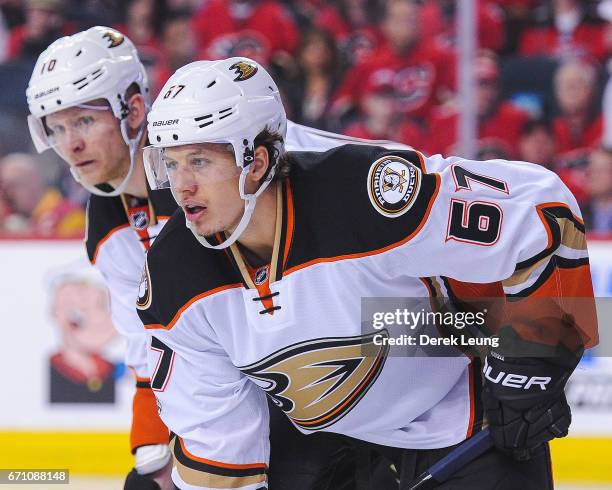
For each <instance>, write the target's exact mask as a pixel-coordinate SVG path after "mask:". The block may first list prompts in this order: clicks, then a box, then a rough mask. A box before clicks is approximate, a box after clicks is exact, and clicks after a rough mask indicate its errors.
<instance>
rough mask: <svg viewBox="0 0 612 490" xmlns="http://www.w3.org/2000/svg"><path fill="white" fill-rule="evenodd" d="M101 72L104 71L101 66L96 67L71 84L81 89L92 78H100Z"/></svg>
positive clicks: (91, 80)
mask: <svg viewBox="0 0 612 490" xmlns="http://www.w3.org/2000/svg"><path fill="white" fill-rule="evenodd" d="M103 74H104V72H103V70H102V68H98V69H97V70H95V71H92V72H91V73H90V74H89V75H87V76H86V77H83V78H80V79H79V80H77V81H75V82H72V85H74V86H75V87H76V88H77V90H83V89H84V88H85V87H87V85H89V84H90V83H91V82H93V81H94V80H97V79H98V78H100V77H101V76H102V75H103Z"/></svg>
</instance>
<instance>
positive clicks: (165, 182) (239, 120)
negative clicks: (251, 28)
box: [144, 57, 287, 249]
mask: <svg viewBox="0 0 612 490" xmlns="http://www.w3.org/2000/svg"><path fill="white" fill-rule="evenodd" d="M265 129H267V130H269V131H270V132H273V133H277V134H278V135H279V136H281V138H282V142H280V143H279V147H278V148H277V149H278V154H280V153H281V152H282V150H283V145H284V140H285V135H286V132H287V116H286V114H285V109H284V107H283V103H282V101H281V97H280V93H279V90H278V87H277V86H276V83H275V82H274V80H273V79H272V77H271V76H270V74H269V73H268V72H267V71H266V70H265V69H264V68H263V67H262V66H261V65H259V64H258V63H257V62H255V61H253V60H251V59H248V58H243V57H238V58H228V59H225V60H219V61H196V62H194V63H190V64H188V65H186V66H184V67H182V68H180V69H179V70H177V71H176V72H175V73H174V75H172V76H171V77H170V79H169V80H168V81H167V82H166V84H165V85H164V87H163V89H162V91H161V92H160V94H159V96H158V97H157V99H156V100H155V102H154V103H153V107H152V109H151V112H150V113H149V115H148V130H149V141H150V142H151V146H149V147H147V148H145V151H144V162H145V171H146V174H147V179H148V181H149V185H150V186H151V188H152V189H159V188H164V187H172V186H171V181H170V178H169V176H168V173H167V170H166V165H165V161H164V149H165V148H167V147H171V146H181V145H187V144H194V143H229V144H230V145H231V146H232V148H233V150H234V155H235V158H236V165H237V166H238V167H239V169H240V170H241V172H240V179H239V191H240V197H241V198H242V199H243V200H244V201H245V210H244V214H243V216H242V219H241V221H240V223H239V225H238V227H237V228H236V230H234V232H233V233H232V234H231V235H230V236H229V237H228V238H227V239H226V240H225V241H224V242H223V243H221V244H219V245H213V244H211V243H210V242H208V241H207V240H206V238H204V237H203V236H200V235H198V234H197V233H196V230H195V228H193V227H192V226H191V223H190V222H188V224H187V226H188V227H189V228H190V229H191V230H192V231H193V233H194V235H195V236H196V238H197V239H198V240H199V241H200V243H201V244H202V245H204V246H205V247H208V248H217V249H219V248H225V247H228V246H229V245H231V244H232V243H233V242H235V241H236V240H237V239H238V237H239V236H240V234H241V233H242V231H244V229H245V228H246V226H247V225H248V223H249V220H250V218H251V214H252V213H253V210H254V209H255V202H256V200H257V197H258V196H259V195H260V194H261V193H262V192H263V191H264V190H265V189H266V188H267V187H268V185H269V184H270V182H271V181H272V179H273V177H274V174H275V172H276V166H277V164H278V162H277V160H276V158H275V155H270V158H271V160H270V165H271V168H270V171H269V172H268V174H267V175H266V178H265V180H264V182H262V183H261V185H260V186H259V188H258V189H257V191H256V192H255V193H253V194H246V193H245V189H244V183H245V179H246V176H247V174H248V172H249V164H250V163H251V162H252V161H253V159H254V152H255V138H256V137H257V136H258V135H259V134H260V133H261V132H262V131H263V130H265ZM173 192H174V191H173ZM175 198H176V196H175ZM177 201H178V200H177Z"/></svg>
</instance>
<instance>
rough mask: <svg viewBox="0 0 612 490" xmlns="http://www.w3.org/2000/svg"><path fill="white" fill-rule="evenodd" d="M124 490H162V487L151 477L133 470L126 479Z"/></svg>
mask: <svg viewBox="0 0 612 490" xmlns="http://www.w3.org/2000/svg"><path fill="white" fill-rule="evenodd" d="M123 490H161V487H160V486H159V485H158V484H157V482H156V481H155V480H153V479H152V478H150V476H149V475H141V474H139V473H138V472H137V471H136V470H135V469H133V470H132V471H130V472H129V473H128V476H127V478H126V479H125V484H124V485H123Z"/></svg>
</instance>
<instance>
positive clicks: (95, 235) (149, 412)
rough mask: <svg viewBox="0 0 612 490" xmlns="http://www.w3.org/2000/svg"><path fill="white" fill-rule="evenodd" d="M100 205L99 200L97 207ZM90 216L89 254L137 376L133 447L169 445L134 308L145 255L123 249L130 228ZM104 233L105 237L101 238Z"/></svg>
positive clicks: (146, 342)
mask: <svg viewBox="0 0 612 490" xmlns="http://www.w3.org/2000/svg"><path fill="white" fill-rule="evenodd" d="M104 199H108V198H104ZM99 202H100V201H96V202H95V204H94V206H95V205H97V204H98V203H99ZM103 203H104V204H105V202H104V201H102V202H100V204H103ZM90 204H91V201H90ZM98 209H99V208H98ZM93 213H96V211H93ZM91 214H92V209H91V207H90V206H88V209H87V217H88V223H90V226H88V227H87V249H88V255H89V258H90V261H91V262H92V264H93V266H94V267H95V268H96V269H98V270H99V271H100V272H101V273H102V275H103V276H104V280H105V282H106V285H107V287H108V290H109V294H110V299H111V314H112V319H113V325H114V327H115V328H116V329H117V331H118V332H119V333H120V334H121V336H122V337H123V338H124V339H125V355H124V359H125V363H126V365H127V366H128V367H130V369H131V370H132V371H133V372H134V375H135V377H136V383H135V385H136V386H135V392H134V398H133V400H132V421H131V426H130V447H131V450H132V452H134V451H136V449H137V448H139V447H141V446H146V445H152V444H167V443H168V440H169V432H168V428H167V427H166V426H165V425H164V423H163V422H162V421H161V419H160V418H159V415H158V414H157V408H156V405H155V397H154V395H153V392H152V391H151V387H150V379H149V373H148V369H147V351H148V348H149V334H148V332H147V331H146V330H145V329H144V327H143V325H142V322H141V321H140V318H138V314H137V313H136V308H135V307H134V301H135V298H136V297H137V296H138V285H139V279H140V276H141V273H142V270H141V266H142V264H141V262H142V256H130V253H129V250H126V249H125V247H123V246H122V242H121V240H122V238H123V237H122V236H121V235H122V234H124V233H125V234H128V233H133V231H132V230H131V229H130V228H129V227H122V226H116V227H113V228H111V229H108V228H110V227H102V226H98V225H99V223H98V222H96V223H94V225H93V226H91V218H92V216H91ZM96 217H98V216H96ZM105 230H106V233H104V231H105ZM101 234H102V235H103V236H99V235H101Z"/></svg>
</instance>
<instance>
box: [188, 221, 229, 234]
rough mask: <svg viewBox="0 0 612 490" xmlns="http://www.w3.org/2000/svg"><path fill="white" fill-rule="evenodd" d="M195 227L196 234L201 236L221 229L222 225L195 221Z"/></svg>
mask: <svg viewBox="0 0 612 490" xmlns="http://www.w3.org/2000/svg"><path fill="white" fill-rule="evenodd" d="M195 229H196V232H197V233H198V235H200V236H203V237H207V236H213V235H215V234H217V233H221V232H222V231H223V227H222V226H219V225H217V226H213V225H211V224H210V223H199V222H196V223H195Z"/></svg>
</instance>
